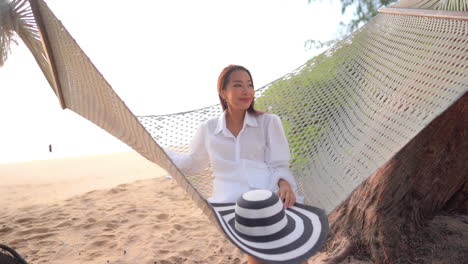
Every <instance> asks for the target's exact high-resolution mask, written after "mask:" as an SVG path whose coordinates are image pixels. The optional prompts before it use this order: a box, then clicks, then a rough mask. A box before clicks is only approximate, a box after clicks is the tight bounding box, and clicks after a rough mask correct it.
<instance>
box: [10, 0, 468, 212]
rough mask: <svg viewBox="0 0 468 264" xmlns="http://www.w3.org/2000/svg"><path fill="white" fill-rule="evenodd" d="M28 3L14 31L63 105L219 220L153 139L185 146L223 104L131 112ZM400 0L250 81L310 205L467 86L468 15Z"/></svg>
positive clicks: (344, 188) (347, 185) (343, 189)
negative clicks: (31, 22)
mask: <svg viewBox="0 0 468 264" xmlns="http://www.w3.org/2000/svg"><path fill="white" fill-rule="evenodd" d="M31 1H32V2H34V4H33V9H32V11H33V13H34V16H35V17H41V23H40V24H41V25H39V27H38V26H34V27H31V28H32V30H29V31H27V32H26V31H25V32H22V33H21V34H20V33H18V34H19V36H20V37H21V38H22V39H23V41H24V42H25V43H27V45H28V47H29V48H30V50H31V52H32V53H33V54H34V56H35V58H36V60H37V62H38V64H39V66H40V67H41V69H42V71H43V72H44V74H45V75H46V78H47V79H48V80H49V83H50V84H51V86H52V87H53V89H54V91H55V92H56V94H57V95H58V96H59V95H60V96H59V97H60V99H61V102H62V106H64V107H66V108H69V109H71V110H72V111H74V112H76V113H78V114H80V115H81V116H83V117H84V118H86V119H88V120H90V121H91V122H93V123H95V124H96V125H98V126H99V127H101V128H103V129H104V130H106V131H108V132H109V133H110V134H112V135H113V136H115V137H117V138H119V139H120V140H121V141H123V142H124V143H126V144H127V145H129V146H130V147H132V148H133V149H134V150H135V151H137V152H138V153H140V154H141V155H142V156H144V157H145V158H147V159H148V160H150V161H152V162H154V163H156V164H157V165H159V166H160V167H162V168H163V169H165V170H166V171H167V172H168V173H170V174H171V175H172V176H173V177H174V179H175V180H176V181H177V182H178V183H179V185H180V186H181V187H182V188H183V189H184V190H185V191H186V192H187V193H188V194H189V195H190V196H191V198H192V200H194V202H195V203H196V204H197V205H198V206H200V208H201V209H202V210H203V211H204V213H205V214H207V216H208V217H209V218H210V219H211V220H212V221H215V220H214V217H213V214H212V211H211V209H210V208H209V207H208V206H207V202H206V198H207V197H209V196H210V194H211V182H212V175H211V171H210V168H207V169H206V170H205V171H204V172H203V173H201V174H197V175H184V174H183V173H182V172H181V171H180V170H179V169H178V168H177V167H175V165H174V164H173V163H172V161H171V160H170V159H169V158H168V156H167V155H166V154H165V153H164V151H163V150H162V148H161V146H163V147H171V148H173V149H175V150H177V151H185V150H186V146H187V145H188V143H189V142H190V140H191V138H192V136H193V134H194V132H195V130H196V128H197V127H198V125H199V124H200V123H201V122H203V121H205V120H207V119H209V118H212V117H216V116H218V115H219V114H220V113H221V109H220V106H219V105H213V106H209V107H206V108H203V109H199V110H194V111H190V112H184V113H180V114H173V115H163V116H140V117H136V116H135V115H133V114H132V112H131V111H130V110H129V109H128V107H127V106H126V105H125V104H124V102H123V101H122V100H121V99H120V98H119V97H118V95H117V94H116V93H115V92H114V91H113V90H112V88H111V86H110V85H109V84H108V83H107V82H106V80H105V79H104V78H103V76H102V75H101V74H100V73H99V71H98V70H97V69H96V67H95V66H94V65H93V64H92V62H91V61H90V59H89V58H88V57H87V56H86V54H85V53H84V52H83V51H82V50H81V49H80V47H79V46H78V44H77V43H76V41H75V40H74V39H73V38H72V37H71V36H70V34H69V33H68V32H67V30H66V29H65V28H64V26H63V25H62V24H61V23H60V21H59V20H58V19H57V18H56V17H55V15H54V14H53V13H52V11H51V10H50V9H49V8H48V7H47V5H46V4H45V2H44V1H43V0H31ZM16 2H25V1H24V0H23V1H22V0H16ZM420 2H421V1H415V3H418V4H420ZM400 3H401V2H400ZM405 3H406V4H405V5H404V6H403V7H402V6H401V5H400V6H398V5H397V7H398V10H400V11H401V10H402V9H404V10H406V11H407V12H406V13H405V14H403V15H401V14H394V13H392V12H381V13H379V14H378V15H377V16H376V17H374V18H373V19H372V20H371V21H370V22H369V23H368V24H366V25H365V26H363V27H362V28H360V29H359V30H357V31H356V32H354V33H353V34H352V35H350V36H348V37H347V38H345V39H344V40H342V41H341V42H339V43H337V44H336V45H335V46H334V47H333V48H331V49H329V50H327V51H326V52H324V53H323V54H321V55H319V56H317V57H315V58H314V59H312V60H310V61H308V62H307V63H305V64H304V65H302V66H300V67H298V68H297V69H296V70H295V71H293V72H291V73H288V74H286V75H285V76H283V77H281V78H279V79H277V80H275V81H274V82H272V83H270V84H268V85H266V86H264V87H262V88H260V89H259V90H257V91H256V98H257V99H256V106H257V108H258V109H260V110H264V111H268V112H271V113H275V114H278V115H279V116H280V117H281V119H282V121H283V124H284V127H285V131H286V133H287V136H288V140H289V143H290V147H291V153H292V160H291V170H292V172H293V174H294V175H295V177H296V179H297V181H298V184H299V190H300V192H301V194H302V195H304V197H305V203H306V204H308V205H314V206H317V207H321V208H324V209H325V210H326V211H327V212H328V213H330V212H332V211H333V209H334V208H336V207H337V206H338V205H339V204H340V203H341V202H343V201H344V200H345V199H346V197H348V196H349V195H350V194H351V193H352V192H353V190H354V189H355V188H356V187H357V186H359V184H361V183H362V182H363V181H364V180H365V179H367V178H368V177H369V176H371V175H372V174H373V173H374V172H375V171H376V170H377V169H378V168H379V167H380V166H382V165H383V164H384V163H385V162H387V161H388V160H389V159H390V158H391V157H393V156H394V155H395V154H396V153H397V152H398V151H399V150H400V149H402V148H403V147H404V146H405V145H406V144H407V143H408V142H409V141H410V140H411V139H412V138H413V137H415V136H416V135H417V134H418V132H419V131H421V130H422V129H423V128H424V127H425V126H427V125H428V124H429V123H430V122H431V121H432V120H433V119H434V118H436V117H437V116H438V115H440V114H441V113H442V112H444V111H445V110H446V109H448V108H449V107H450V106H451V105H452V104H453V103H454V102H455V101H456V100H457V99H458V98H460V97H461V96H463V94H465V93H466V91H467V90H468V68H467V67H466V65H467V61H468V20H467V19H465V18H466V17H467V16H466V14H463V13H457V14H455V15H453V13H451V15H450V16H449V17H441V15H437V13H433V14H432V15H430V16H427V15H417V14H413V15H412V14H411V10H410V9H408V7H411V5H410V4H408V3H413V2H411V1H405ZM413 5H414V3H413ZM391 8H392V7H389V8H386V9H391ZM395 10H396V8H395ZM384 11H385V10H384ZM387 11H388V10H387ZM437 12H439V14H440V12H442V11H437ZM413 13H414V12H413ZM426 13H430V11H428V10H426ZM41 30H42V31H45V32H42V33H41V32H40V31H41ZM44 47H47V48H44ZM47 54H49V55H48V56H47ZM51 54H52V56H50V55H51ZM55 84H57V85H55ZM213 91H215V90H213ZM156 142H157V143H156Z"/></svg>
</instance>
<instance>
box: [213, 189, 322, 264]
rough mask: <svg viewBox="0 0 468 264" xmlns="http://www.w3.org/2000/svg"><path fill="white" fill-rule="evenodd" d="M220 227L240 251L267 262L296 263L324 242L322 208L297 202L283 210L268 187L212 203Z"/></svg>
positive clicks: (312, 252) (279, 201)
mask: <svg viewBox="0 0 468 264" xmlns="http://www.w3.org/2000/svg"><path fill="white" fill-rule="evenodd" d="M211 206H212V208H213V210H214V212H215V215H216V217H217V220H218V222H219V224H220V226H221V229H222V230H223V231H224V232H225V233H226V235H227V237H228V238H229V239H230V240H231V241H232V242H233V243H234V244H235V245H236V246H237V247H238V248H239V249H240V250H242V251H243V252H245V253H247V254H249V255H251V256H253V257H255V258H256V259H258V260H260V261H265V262H267V263H299V262H302V261H305V260H307V259H308V258H309V257H311V256H312V255H314V254H315V253H316V252H317V251H318V250H319V249H320V248H321V247H322V245H323V244H324V243H325V241H326V239H327V234H328V220H327V216H326V214H325V213H324V211H323V210H321V209H319V208H316V207H312V206H307V205H303V204H299V203H296V204H294V206H293V207H291V208H288V209H286V210H285V209H284V207H283V202H282V201H281V200H280V199H279V197H278V195H276V194H275V193H274V192H272V191H269V190H253V191H249V192H246V193H244V194H243V195H242V196H241V197H240V198H239V199H238V200H237V203H211Z"/></svg>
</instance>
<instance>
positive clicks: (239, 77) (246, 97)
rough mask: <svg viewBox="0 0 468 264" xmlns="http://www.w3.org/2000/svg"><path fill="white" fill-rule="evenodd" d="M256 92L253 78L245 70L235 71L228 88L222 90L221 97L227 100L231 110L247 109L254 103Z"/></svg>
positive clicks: (230, 77) (227, 85)
mask: <svg viewBox="0 0 468 264" xmlns="http://www.w3.org/2000/svg"><path fill="white" fill-rule="evenodd" d="M254 94H255V91H254V87H253V83H252V80H251V79H250V76H249V74H248V73H247V72H245V71H243V70H236V71H233V72H232V73H231V76H229V81H228V83H227V84H226V89H224V90H222V91H221V97H222V98H223V99H224V100H226V103H227V105H228V109H230V110H247V109H248V108H249V107H250V105H251V104H252V101H253V99H254Z"/></svg>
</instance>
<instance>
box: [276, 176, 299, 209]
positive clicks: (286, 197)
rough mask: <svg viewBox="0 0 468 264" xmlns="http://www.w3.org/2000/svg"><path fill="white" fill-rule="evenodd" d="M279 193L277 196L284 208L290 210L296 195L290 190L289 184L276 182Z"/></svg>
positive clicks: (282, 181) (281, 181) (281, 180)
mask: <svg viewBox="0 0 468 264" xmlns="http://www.w3.org/2000/svg"><path fill="white" fill-rule="evenodd" d="M278 186H279V191H278V196H279V198H280V199H281V201H283V203H284V208H290V207H291V206H293V205H294V203H295V202H296V194H295V193H294V191H293V190H292V188H291V185H290V184H289V182H287V181H285V180H283V179H280V180H279V181H278Z"/></svg>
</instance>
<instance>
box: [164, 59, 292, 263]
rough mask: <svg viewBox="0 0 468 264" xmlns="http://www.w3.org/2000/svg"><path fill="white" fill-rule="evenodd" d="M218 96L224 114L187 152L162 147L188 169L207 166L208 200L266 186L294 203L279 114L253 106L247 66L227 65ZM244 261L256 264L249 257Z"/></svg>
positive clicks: (228, 198) (218, 200) (226, 198)
mask: <svg viewBox="0 0 468 264" xmlns="http://www.w3.org/2000/svg"><path fill="white" fill-rule="evenodd" d="M218 95H219V99H220V101H221V106H222V108H223V110H224V112H223V114H222V115H221V116H219V117H217V118H213V119H211V120H208V121H206V122H204V123H203V124H201V126H200V127H199V129H198V131H197V133H196V135H195V137H194V139H193V141H192V143H191V145H190V148H189V153H188V154H177V153H174V152H172V151H170V150H166V151H167V152H168V154H169V156H170V157H171V159H172V160H173V161H174V163H175V164H176V165H177V166H178V167H179V168H180V169H181V170H182V171H183V172H187V173H197V172H200V171H201V170H203V169H205V168H206V167H207V166H208V165H209V164H211V167H212V172H213V175H214V183H213V196H212V197H210V198H209V199H208V201H209V202H210V203H232V202H234V203H235V202H236V200H237V199H238V198H239V197H240V196H241V195H242V194H243V193H245V192H247V191H250V190H254V189H267V190H271V191H273V192H276V193H277V194H278V196H279V198H280V199H281V200H282V201H283V203H284V206H285V208H289V207H291V206H293V205H294V203H295V202H296V200H297V199H298V198H297V196H296V190H297V184H296V181H295V179H294V177H293V176H292V174H291V173H290V171H289V159H290V152H289V146H288V141H287V139H286V136H285V133H284V130H283V126H282V124H281V120H280V119H279V117H278V116H276V115H274V114H270V113H263V112H260V111H257V110H255V108H254V99H255V98H254V96H255V91H254V85H253V80H252V76H251V74H250V72H249V70H247V69H246V68H244V67H242V66H238V65H229V66H228V67H226V68H225V69H224V70H223V71H222V72H221V74H220V76H219V79H218ZM299 198H300V197H299ZM248 260H249V263H260V262H257V261H256V260H255V259H254V258H253V257H251V256H248Z"/></svg>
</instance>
